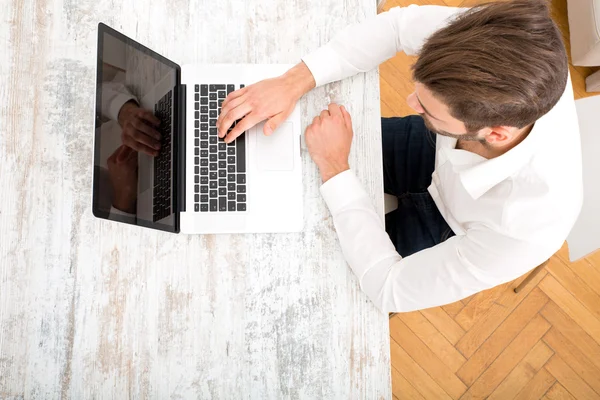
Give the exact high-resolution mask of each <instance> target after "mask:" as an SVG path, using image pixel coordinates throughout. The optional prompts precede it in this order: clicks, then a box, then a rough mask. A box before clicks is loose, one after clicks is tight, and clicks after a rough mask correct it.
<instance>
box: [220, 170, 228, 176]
mask: <svg viewBox="0 0 600 400" xmlns="http://www.w3.org/2000/svg"><path fill="white" fill-rule="evenodd" d="M226 176H227V171H225V170H224V169H220V170H219V178H225V177H226Z"/></svg>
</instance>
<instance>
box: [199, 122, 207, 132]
mask: <svg viewBox="0 0 600 400" xmlns="http://www.w3.org/2000/svg"><path fill="white" fill-rule="evenodd" d="M200 130H201V131H204V132H206V131H208V124H207V123H206V122H205V123H202V124H200Z"/></svg>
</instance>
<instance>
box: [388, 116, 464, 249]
mask: <svg viewBox="0 0 600 400" xmlns="http://www.w3.org/2000/svg"><path fill="white" fill-rule="evenodd" d="M381 132H382V142H383V187H384V191H385V193H388V194H391V195H394V196H396V197H397V198H398V209H397V210H395V211H392V212H390V213H388V214H387V215H386V216H385V226H386V231H387V233H388V235H389V236H390V239H392V242H393V243H394V245H395V246H396V250H398V253H399V254H400V255H401V256H403V257H407V256H409V255H411V254H413V253H416V252H418V251H421V250H423V249H427V248H429V247H433V246H435V245H436V244H438V243H441V242H443V241H444V240H446V239H448V238H449V237H451V236H453V235H454V232H452V229H450V227H449V226H448V224H447V223H446V221H445V220H444V218H443V217H442V215H441V214H440V212H439V211H438V208H437V206H436V205H435V203H434V201H433V199H432V198H431V195H430V194H429V192H428V191H427V187H429V185H430V184H431V174H432V173H433V170H434V167H435V139H436V137H435V134H433V133H431V131H429V130H428V129H427V128H426V127H425V124H424V122H423V118H421V117H420V116H417V115H411V116H408V117H404V118H382V119H381Z"/></svg>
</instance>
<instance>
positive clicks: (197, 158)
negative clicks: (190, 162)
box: [194, 157, 200, 165]
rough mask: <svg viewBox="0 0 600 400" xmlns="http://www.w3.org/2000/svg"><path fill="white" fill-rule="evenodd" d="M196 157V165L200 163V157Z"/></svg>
mask: <svg viewBox="0 0 600 400" xmlns="http://www.w3.org/2000/svg"><path fill="white" fill-rule="evenodd" d="M194 158H195V159H196V163H195V164H196V165H198V164H200V157H194Z"/></svg>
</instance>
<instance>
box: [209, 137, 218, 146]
mask: <svg viewBox="0 0 600 400" xmlns="http://www.w3.org/2000/svg"><path fill="white" fill-rule="evenodd" d="M208 142H209V143H210V144H217V137H216V136H211V137H210V139H209V140H208Z"/></svg>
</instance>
